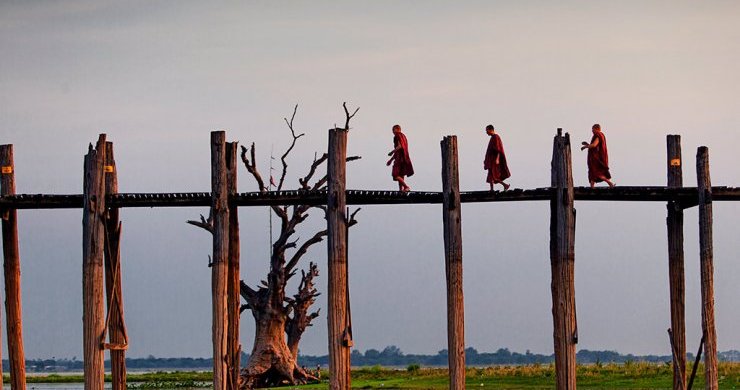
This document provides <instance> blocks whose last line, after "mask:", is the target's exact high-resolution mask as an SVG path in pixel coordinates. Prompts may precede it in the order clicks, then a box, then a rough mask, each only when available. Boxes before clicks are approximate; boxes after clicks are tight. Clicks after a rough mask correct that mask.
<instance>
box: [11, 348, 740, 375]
mask: <svg viewBox="0 0 740 390" xmlns="http://www.w3.org/2000/svg"><path fill="white" fill-rule="evenodd" d="M248 359H249V355H248V354H245V353H242V364H245V363H246V362H247V360H248ZM576 359H577V360H578V363H579V364H596V363H626V362H652V363H667V362H670V361H671V360H672V359H671V356H670V355H633V354H627V355H622V354H620V353H619V352H615V351H590V350H587V349H582V350H580V351H578V353H577V355H576ZM688 359H689V361H693V360H694V355H693V354H692V353H689V354H688ZM554 360H555V359H554V355H543V354H538V353H531V352H530V351H529V350H527V351H526V352H525V353H519V352H511V351H509V349H508V348H499V349H498V350H497V351H496V352H478V350H476V349H475V348H472V347H470V348H467V349H466V350H465V362H466V364H467V365H470V366H490V365H497V364H549V363H551V362H553V361H554ZM719 360H720V361H728V362H740V351H737V350H731V351H725V352H720V353H719ZM298 362H299V364H301V365H302V366H305V367H307V368H311V369H313V368H315V367H316V366H322V367H327V366H328V365H329V356H327V355H323V356H311V355H299V357H298ZM412 364H418V365H420V366H427V367H434V366H439V367H443V366H447V350H446V349H443V350H441V351H439V352H437V354H436V355H417V354H405V353H403V351H401V349H400V348H398V347H397V346H395V345H390V346H387V347H385V348H384V349H383V350H382V351H379V350H377V349H368V350H366V351H365V353H362V352H360V351H358V350H356V349H355V350H353V351H352V365H353V366H376V365H377V366H396V367H406V366H408V365H412ZM105 367H106V369H107V368H110V362H109V361H107V360H106V361H105ZM126 367H127V368H129V369H131V370H210V369H212V368H213V360H212V359H210V358H207V359H206V358H158V357H154V356H152V355H149V356H147V357H146V358H126ZM82 369H83V362H82V360H78V359H77V358H76V357H73V358H72V359H66V358H64V359H55V358H51V359H33V360H26V370H27V371H29V372H57V371H59V372H62V371H82ZM3 370H4V371H5V372H7V371H8V370H9V364H8V361H7V360H3Z"/></svg>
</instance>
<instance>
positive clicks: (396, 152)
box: [385, 125, 414, 192]
mask: <svg viewBox="0 0 740 390" xmlns="http://www.w3.org/2000/svg"><path fill="white" fill-rule="evenodd" d="M388 155H389V156H391V158H390V159H389V160H388V162H387V163H386V164H385V165H391V163H393V170H392V171H391V176H393V180H395V181H397V182H398V190H399V191H402V192H409V191H411V187H409V186H408V184H406V181H405V180H404V177H406V176H412V175H413V174H414V166H413V165H412V164H411V157H409V142H408V140H406V136H405V135H404V134H403V133H402V132H401V126H399V125H394V126H393V150H391V151H390V153H388Z"/></svg>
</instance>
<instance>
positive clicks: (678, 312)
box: [666, 135, 686, 390]
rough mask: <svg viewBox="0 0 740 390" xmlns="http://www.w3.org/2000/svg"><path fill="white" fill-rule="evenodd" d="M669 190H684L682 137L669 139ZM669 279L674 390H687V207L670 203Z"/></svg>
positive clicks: (677, 136)
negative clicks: (684, 242) (684, 219)
mask: <svg viewBox="0 0 740 390" xmlns="http://www.w3.org/2000/svg"><path fill="white" fill-rule="evenodd" d="M666 139H667V147H668V155H667V156H668V159H667V169H668V187H670V188H680V187H683V170H682V168H681V167H682V160H681V136H680V135H669V136H668V137H667V138H666ZM667 207H668V217H667V219H666V226H667V228H668V275H669V276H668V277H669V286H670V299H671V338H672V340H671V343H672V345H673V350H674V351H675V354H674V355H675V356H674V357H673V388H674V389H675V390H684V389H686V320H685V303H684V301H685V298H684V296H685V290H686V287H685V277H684V252H683V207H682V205H681V203H680V202H679V201H675V200H674V201H670V202H668V205H667Z"/></svg>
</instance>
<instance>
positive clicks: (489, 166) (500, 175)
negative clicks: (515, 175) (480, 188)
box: [483, 125, 511, 191]
mask: <svg viewBox="0 0 740 390" xmlns="http://www.w3.org/2000/svg"><path fill="white" fill-rule="evenodd" d="M486 133H487V134H488V135H489V136H491V139H490V140H489V141H488V149H486V158H485V160H483V169H486V170H488V177H487V178H486V182H487V183H488V184H490V185H491V191H493V185H494V184H501V185H503V186H504V191H506V190H508V189H509V185H508V184H506V183H504V180H506V179H508V178H509V177H511V172H509V166H508V164H506V153H505V152H504V144H503V143H502V142H501V137H499V136H498V134H496V129H494V128H493V125H488V126H486Z"/></svg>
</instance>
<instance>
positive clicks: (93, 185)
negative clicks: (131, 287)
mask: <svg viewBox="0 0 740 390" xmlns="http://www.w3.org/2000/svg"><path fill="white" fill-rule="evenodd" d="M104 163H105V134H101V135H100V137H99V138H98V142H97V144H96V146H95V149H93V147H92V145H90V147H89V150H88V152H87V155H86V156H85V176H84V180H83V181H84V191H83V195H84V203H83V206H84V208H83V213H82V323H83V330H82V341H83V353H84V373H85V390H103V385H104V382H103V381H104V374H105V370H104V367H103V357H104V353H103V329H104V327H105V309H104V306H103V289H104V287H103V252H104V249H105V244H104V242H105V225H104V222H105V221H104V218H105V180H104V173H103V165H104Z"/></svg>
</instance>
